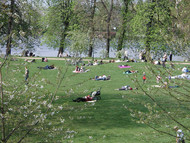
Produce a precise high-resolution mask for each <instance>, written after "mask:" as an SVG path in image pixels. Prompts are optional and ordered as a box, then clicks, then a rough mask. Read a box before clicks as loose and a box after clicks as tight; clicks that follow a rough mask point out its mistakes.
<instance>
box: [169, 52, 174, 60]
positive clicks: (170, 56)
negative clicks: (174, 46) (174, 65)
mask: <svg viewBox="0 0 190 143" xmlns="http://www.w3.org/2000/svg"><path fill="white" fill-rule="evenodd" d="M172 56H173V55H172V52H170V55H169V59H170V62H171V61H172Z"/></svg>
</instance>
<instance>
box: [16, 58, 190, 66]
mask: <svg viewBox="0 0 190 143" xmlns="http://www.w3.org/2000/svg"><path fill="white" fill-rule="evenodd" d="M17 58H19V59H28V60H32V59H36V60H40V59H42V57H17ZM48 59H49V60H57V61H62V60H63V61H64V60H70V59H71V58H66V57H65V58H58V57H57V58H54V57H48ZM82 60H83V61H91V60H92V59H86V58H84V59H82ZM98 60H101V59H98ZM103 61H105V62H109V60H106V59H104V60H103ZM121 62H124V61H121ZM166 64H170V62H166ZM173 64H181V65H190V62H179V61H173Z"/></svg>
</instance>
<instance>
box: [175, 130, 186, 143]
mask: <svg viewBox="0 0 190 143" xmlns="http://www.w3.org/2000/svg"><path fill="white" fill-rule="evenodd" d="M174 130H175V131H176V133H177V136H176V143H185V140H184V133H183V132H182V130H181V129H179V128H178V127H177V126H175V127H174Z"/></svg>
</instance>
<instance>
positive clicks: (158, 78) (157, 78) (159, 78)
mask: <svg viewBox="0 0 190 143" xmlns="http://www.w3.org/2000/svg"><path fill="white" fill-rule="evenodd" d="M161 79H162V78H161V76H160V75H158V76H157V77H156V82H157V83H160V80H161Z"/></svg>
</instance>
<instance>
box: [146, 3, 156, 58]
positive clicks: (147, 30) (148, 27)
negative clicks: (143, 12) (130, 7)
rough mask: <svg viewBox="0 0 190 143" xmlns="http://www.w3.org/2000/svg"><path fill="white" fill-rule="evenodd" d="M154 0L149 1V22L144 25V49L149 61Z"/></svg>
mask: <svg viewBox="0 0 190 143" xmlns="http://www.w3.org/2000/svg"><path fill="white" fill-rule="evenodd" d="M153 3H155V0H152V1H151V6H150V7H149V10H150V11H149V22H148V23H147V25H146V27H147V28H146V39H145V50H146V60H147V61H151V56H150V49H151V47H150V43H151V41H152V35H151V33H152V24H153V14H154V8H155V4H153Z"/></svg>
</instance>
